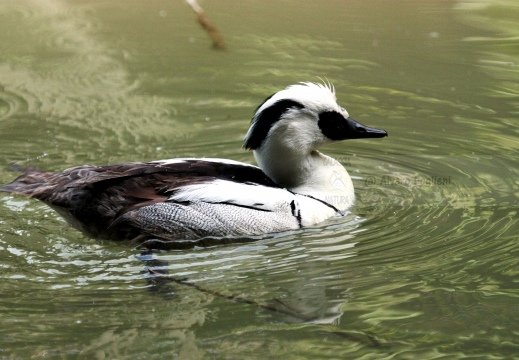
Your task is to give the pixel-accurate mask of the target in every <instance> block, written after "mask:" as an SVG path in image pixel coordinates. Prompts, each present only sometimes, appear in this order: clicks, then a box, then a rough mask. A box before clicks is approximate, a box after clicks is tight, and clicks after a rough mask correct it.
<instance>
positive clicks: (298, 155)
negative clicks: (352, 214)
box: [254, 147, 355, 210]
mask: <svg viewBox="0 0 519 360" xmlns="http://www.w3.org/2000/svg"><path fill="white" fill-rule="evenodd" d="M254 157H255V158H256V161H257V162H258V165H259V166H260V167H261V169H262V170H263V171H264V172H265V173H266V174H267V175H268V176H269V177H270V178H271V179H272V180H273V181H274V182H275V183H276V184H278V185H279V186H282V187H285V188H287V189H288V190H290V191H293V192H296V193H299V194H304V195H309V196H312V197H314V198H317V199H319V200H321V201H325V202H327V203H329V204H330V205H333V206H334V207H336V208H337V209H340V210H344V209H346V208H348V207H350V206H351V205H352V204H353V202H354V198H355V196H354V193H353V184H352V182H351V178H350V176H349V175H348V172H347V171H346V169H345V168H344V166H342V165H341V163H339V162H338V161H337V160H335V159H334V158H331V157H329V156H326V155H324V154H322V153H320V152H319V151H317V150H309V151H308V152H306V153H304V152H301V150H300V149H298V150H297V151H291V149H287V148H283V149H274V148H272V147H264V148H260V149H257V150H255V151H254Z"/></svg>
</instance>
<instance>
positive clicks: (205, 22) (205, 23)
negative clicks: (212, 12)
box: [186, 0, 225, 50]
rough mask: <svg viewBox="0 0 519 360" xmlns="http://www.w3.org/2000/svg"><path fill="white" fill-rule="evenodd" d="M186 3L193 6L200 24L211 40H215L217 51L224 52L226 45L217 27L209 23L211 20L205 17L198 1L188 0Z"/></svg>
mask: <svg viewBox="0 0 519 360" xmlns="http://www.w3.org/2000/svg"><path fill="white" fill-rule="evenodd" d="M186 2H187V3H188V4H189V6H191V9H193V11H194V12H195V13H196V16H197V19H198V22H199V23H200V25H202V27H203V28H204V30H205V31H206V32H207V34H208V35H209V37H210V38H211V40H213V45H214V47H215V48H216V49H220V50H224V49H225V44H224V43H223V40H222V37H221V36H220V33H219V32H218V30H216V27H215V26H214V25H213V23H211V22H210V21H209V19H208V18H207V17H206V16H205V12H204V9H202V7H201V6H200V5H199V4H198V2H197V1H196V0H186Z"/></svg>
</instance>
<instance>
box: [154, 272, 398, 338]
mask: <svg viewBox="0 0 519 360" xmlns="http://www.w3.org/2000/svg"><path fill="white" fill-rule="evenodd" d="M148 272H149V273H150V275H153V278H154V279H155V280H158V281H168V282H174V283H176V284H179V285H185V286H188V287H191V288H194V289H196V290H198V291H200V292H203V293H206V294H210V295H213V296H216V297H219V298H223V299H227V300H230V301H234V302H237V303H243V304H248V305H252V306H255V307H257V308H259V309H262V310H267V311H270V312H275V313H278V314H283V315H288V316H291V317H294V318H296V319H299V320H302V321H305V322H310V321H312V320H315V319H313V318H310V317H308V316H305V315H303V314H301V313H299V312H298V311H297V310H296V309H293V308H291V307H289V306H288V305H287V304H285V303H284V302H282V301H280V300H278V299H276V301H277V302H278V303H279V304H281V305H283V306H284V307H285V308H286V310H285V309H282V308H278V307H275V306H269V305H264V304H260V303H258V302H257V301H254V300H249V299H245V298H242V297H238V296H234V295H226V294H223V293H221V292H218V291H215V290H211V289H207V288H204V287H202V286H200V285H197V284H195V283H192V282H189V281H187V280H186V279H179V278H175V277H171V276H167V275H163V274H160V273H158V272H156V271H154V270H152V269H150V268H148ZM322 330H324V331H325V333H328V334H332V335H335V336H340V337H343V338H345V339H348V340H351V341H355V342H359V343H363V344H365V345H367V346H370V347H376V348H381V347H382V348H386V347H388V344H387V343H385V342H380V341H378V340H377V339H376V337H375V336H373V335H371V334H367V333H364V332H351V331H344V330H336V329H335V327H330V326H327V325H324V326H322Z"/></svg>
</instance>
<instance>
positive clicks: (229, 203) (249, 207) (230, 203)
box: [210, 201, 272, 212]
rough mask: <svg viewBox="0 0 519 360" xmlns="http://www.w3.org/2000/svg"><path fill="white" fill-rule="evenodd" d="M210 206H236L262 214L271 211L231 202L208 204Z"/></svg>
mask: <svg viewBox="0 0 519 360" xmlns="http://www.w3.org/2000/svg"><path fill="white" fill-rule="evenodd" d="M210 204H222V205H232V206H238V207H241V208H245V209H251V210H258V211H264V212H272V211H271V210H267V209H260V208H257V207H254V206H249V205H242V204H235V203H233V202H232V201H222V202H217V203H210Z"/></svg>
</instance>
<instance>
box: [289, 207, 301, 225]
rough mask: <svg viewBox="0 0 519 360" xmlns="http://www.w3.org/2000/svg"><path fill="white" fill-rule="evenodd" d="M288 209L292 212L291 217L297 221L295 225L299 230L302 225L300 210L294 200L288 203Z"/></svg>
mask: <svg viewBox="0 0 519 360" xmlns="http://www.w3.org/2000/svg"><path fill="white" fill-rule="evenodd" d="M290 209H291V210H292V215H293V216H294V217H295V218H296V219H297V224H298V225H299V227H300V228H302V227H303V223H302V221H301V210H299V207H298V206H297V204H296V201H295V200H292V202H291V203H290Z"/></svg>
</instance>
